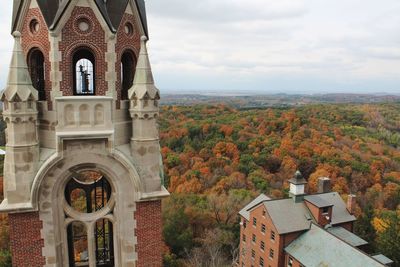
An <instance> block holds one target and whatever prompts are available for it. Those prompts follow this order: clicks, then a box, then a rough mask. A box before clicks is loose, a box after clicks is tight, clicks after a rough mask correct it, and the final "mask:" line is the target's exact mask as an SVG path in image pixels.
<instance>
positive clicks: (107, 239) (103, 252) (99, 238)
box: [94, 219, 114, 267]
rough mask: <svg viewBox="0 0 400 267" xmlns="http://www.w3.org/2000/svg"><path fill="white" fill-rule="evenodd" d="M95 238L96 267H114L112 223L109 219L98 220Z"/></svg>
mask: <svg viewBox="0 0 400 267" xmlns="http://www.w3.org/2000/svg"><path fill="white" fill-rule="evenodd" d="M94 238H95V243H96V266H102V267H109V266H114V248H113V224H112V222H111V221H110V220H108V219H100V220H98V221H97V222H96V229H95V233H94Z"/></svg>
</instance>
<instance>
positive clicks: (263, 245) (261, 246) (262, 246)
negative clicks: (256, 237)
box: [260, 241, 265, 251]
mask: <svg viewBox="0 0 400 267" xmlns="http://www.w3.org/2000/svg"><path fill="white" fill-rule="evenodd" d="M260 249H261V250H262V251H264V249H265V243H264V241H261V243H260Z"/></svg>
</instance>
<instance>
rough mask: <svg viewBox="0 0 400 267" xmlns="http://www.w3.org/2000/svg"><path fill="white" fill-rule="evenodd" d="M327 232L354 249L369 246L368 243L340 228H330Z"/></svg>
mask: <svg viewBox="0 0 400 267" xmlns="http://www.w3.org/2000/svg"><path fill="white" fill-rule="evenodd" d="M327 231H328V232H329V233H331V234H333V235H334V236H336V237H337V238H339V239H341V240H343V241H345V242H346V243H349V244H350V245H352V246H353V247H359V246H364V245H367V244H368V242H367V241H365V240H364V239H362V238H360V237H359V236H357V235H355V234H353V233H352V232H350V231H348V230H346V229H345V228H343V227H340V226H337V227H330V228H328V229H327Z"/></svg>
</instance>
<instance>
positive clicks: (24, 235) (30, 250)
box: [8, 212, 46, 267]
mask: <svg viewBox="0 0 400 267" xmlns="http://www.w3.org/2000/svg"><path fill="white" fill-rule="evenodd" d="M8 218H9V222H10V243H11V253H12V262H13V266H14V267H39V266H43V265H45V263H46V259H45V257H43V256H42V248H43V247H44V241H43V239H42V237H41V235H40V231H41V230H42V228H43V223H42V222H41V221H40V219H39V213H38V212H31V213H18V214H9V215H8Z"/></svg>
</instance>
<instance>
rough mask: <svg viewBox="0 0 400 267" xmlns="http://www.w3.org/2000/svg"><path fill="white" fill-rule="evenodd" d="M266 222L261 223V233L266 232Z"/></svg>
mask: <svg viewBox="0 0 400 267" xmlns="http://www.w3.org/2000/svg"><path fill="white" fill-rule="evenodd" d="M265 229H266V228H265V224H261V233H263V234H265Z"/></svg>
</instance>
